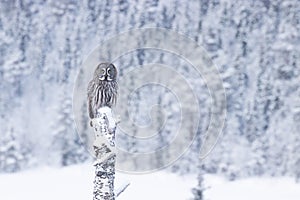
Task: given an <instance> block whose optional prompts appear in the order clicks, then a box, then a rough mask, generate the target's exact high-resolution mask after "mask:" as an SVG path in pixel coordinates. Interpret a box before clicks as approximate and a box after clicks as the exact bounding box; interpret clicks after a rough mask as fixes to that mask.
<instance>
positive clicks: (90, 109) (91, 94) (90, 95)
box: [87, 80, 95, 119]
mask: <svg viewBox="0 0 300 200" xmlns="http://www.w3.org/2000/svg"><path fill="white" fill-rule="evenodd" d="M94 87H95V84H94V82H93V80H92V81H90V82H89V85H88V89H87V101H88V112H89V116H90V118H91V119H93V118H94V117H95V116H94V108H93V97H94V95H95V94H94Z"/></svg>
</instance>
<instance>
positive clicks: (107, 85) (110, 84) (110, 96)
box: [87, 63, 118, 118]
mask: <svg viewBox="0 0 300 200" xmlns="http://www.w3.org/2000/svg"><path fill="white" fill-rule="evenodd" d="M116 78H117V69H116V67H115V66H114V65H113V64H111V63H101V64H99V65H98V66H97V68H96V70H95V72H94V77H93V79H92V80H91V81H90V82H89V85H88V89H87V95H88V112H89V116H90V118H95V117H96V114H97V110H98V109H99V108H100V107H104V106H108V107H110V108H111V107H112V106H113V105H115V104H116V101H117V90H118V83H117V81H116Z"/></svg>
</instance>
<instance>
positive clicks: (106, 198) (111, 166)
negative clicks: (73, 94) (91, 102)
mask: <svg viewBox="0 0 300 200" xmlns="http://www.w3.org/2000/svg"><path fill="white" fill-rule="evenodd" d="M91 125H92V126H93V127H94V131H95V141H94V143H93V147H94V152H95V156H96V161H95V163H94V166H95V168H96V169H95V180H94V192H93V200H114V199H115V194H114V179H115V162H116V150H115V130H116V121H115V119H114V118H113V116H112V110H111V108H109V107H101V108H100V109H98V110H97V117H96V118H94V119H92V124H91Z"/></svg>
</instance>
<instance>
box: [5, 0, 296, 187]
mask: <svg viewBox="0 0 300 200" xmlns="http://www.w3.org/2000/svg"><path fill="white" fill-rule="evenodd" d="M141 27H164V28H172V29H173V30H176V31H180V32H181V33H183V34H185V35H187V36H189V37H190V38H192V39H194V40H195V41H196V42H197V43H198V44H199V45H201V46H203V47H204V48H205V49H206V51H207V52H208V54H209V56H210V57H211V59H212V60H213V61H214V63H215V64H216V66H217V67H218V69H219V71H220V73H221V77H222V78H223V82H224V86H225V89H226V96H227V108H226V109H227V119H226V124H225V127H224V131H223V134H222V137H221V139H220V141H219V142H218V144H217V146H216V147H215V149H214V150H213V152H212V153H211V154H210V155H209V156H208V157H207V158H206V159H205V160H204V163H202V164H201V167H200V168H201V169H200V170H201V173H213V174H220V175H223V176H225V177H227V178H228V179H230V180H234V179H237V178H240V177H249V176H289V177H293V178H295V180H298V181H300V84H299V83H300V66H299V62H300V50H299V49H300V48H299V47H300V45H299V44H300V34H299V33H300V3H299V1H298V0H284V1H282V0H249V1H243V0H237V1H230V0H197V1H196V0H193V1H188V2H187V1H186V2H185V1H179V0H174V1H171V0H170V1H169V0H168V1H158V0H154V1H149V0H144V1H136V0H132V1H129V0H122V1H108V0H107V1H95V0H83V1H74V0H63V1H54V0H36V1H33V0H3V1H1V2H0V52H1V53H0V55H1V56H0V80H1V83H0V90H1V94H0V114H1V116H0V135H1V137H0V172H1V173H10V172H17V171H20V170H24V169H30V168H33V167H38V166H44V165H48V166H56V167H57V166H67V165H73V164H78V163H83V162H90V161H91V160H92V158H91V156H90V155H89V153H88V152H87V151H86V149H85V148H84V146H83V145H82V144H81V141H80V140H79V137H78V134H77V133H76V129H75V124H74V122H73V113H72V95H73V87H74V82H75V78H76V75H77V74H78V71H79V69H80V67H81V64H82V62H83V60H84V59H85V58H86V57H87V55H88V54H89V53H90V51H91V50H93V49H94V48H95V47H96V46H97V45H98V42H100V41H101V40H104V39H105V38H109V37H110V36H113V35H114V34H116V33H118V32H120V31H126V30H128V29H130V28H141ZM155 56H157V57H155ZM159 58H160V57H159V55H158V54H155V53H153V52H151V51H149V52H147V51H143V50H139V51H136V52H133V53H132V54H131V56H128V57H126V59H127V60H125V61H124V60H122V62H121V61H120V63H117V64H116V66H117V67H119V68H120V71H121V73H120V75H121V76H122V75H126V74H122V70H124V69H126V68H129V67H130V66H135V65H142V64H145V63H147V62H149V61H153V60H154V61H155V60H158V59H159ZM165 59H170V60H165V61H164V62H166V63H168V62H173V60H172V56H169V57H168V56H166V57H165ZM121 63H123V65H122V64H121ZM180 66H182V65H179V66H177V67H178V68H180ZM180 69H181V70H182V71H183V72H182V73H185V72H184V69H186V68H184V67H182V68H180ZM132 78H133V79H134V77H132ZM200 82H201V81H200V80H199V91H202V89H203V93H202V94H201V95H199V99H200V100H201V102H203V106H205V105H206V104H208V103H209V102H208V101H209V95H208V93H207V89H205V84H203V83H200ZM162 93H163V92H161V93H159V94H160V95H162V97H163V94H162ZM143 95H145V96H147V95H151V93H150V91H148V93H147V91H144V93H143ZM160 97H161V96H158V97H157V101H164V100H163V99H164V98H162V99H161V98H160ZM141 99H143V98H140V99H138V101H136V104H135V105H133V107H141V105H142V104H143V102H141ZM165 104H166V106H167V105H169V104H170V102H165ZM175 107H176V106H175ZM172 108H173V107H172ZM174 109H175V108H174ZM138 111H139V109H132V112H133V114H136V115H138V113H134V112H138ZM171 111H172V110H171ZM208 112H209V109H206V108H205V107H202V111H201V116H202V119H203V124H200V127H199V133H201V131H203V130H205V127H206V125H207V124H205V123H207V122H206V121H205V118H207V117H208V116H209V113H208ZM168 119H169V120H171V122H172V120H173V123H176V120H178V119H177V118H176V116H173V117H170V118H168ZM171 124H172V123H171ZM170 126H171V125H170ZM167 134H169V133H168V132H161V133H160V135H161V137H162V138H163V137H164V135H167ZM166 137H167V136H166ZM123 142H125V143H126V144H130V145H127V147H128V148H129V149H128V150H129V151H130V148H133V149H134V148H135V147H134V145H135V144H134V143H132V142H131V141H123ZM199 145H200V142H197V141H196V142H195V143H194V144H193V146H192V147H191V149H190V152H188V153H187V154H185V155H184V157H183V158H182V159H181V160H179V161H178V162H176V163H174V165H172V166H171V167H170V168H169V169H170V170H171V171H174V172H178V173H180V174H186V173H198V172H199V167H198V165H197V164H195V163H197V160H198V157H197V155H198V151H197V150H198V149H199V148H200V147H199ZM159 159H161V158H160V157H159V156H158V157H157V161H155V162H153V163H156V162H159ZM153 163H147V164H148V165H151V164H153Z"/></svg>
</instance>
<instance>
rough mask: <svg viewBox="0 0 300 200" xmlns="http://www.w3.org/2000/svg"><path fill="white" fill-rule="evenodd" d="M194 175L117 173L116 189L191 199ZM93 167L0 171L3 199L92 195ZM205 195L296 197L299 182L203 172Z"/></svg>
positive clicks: (126, 198)
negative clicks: (230, 177)
mask: <svg viewBox="0 0 300 200" xmlns="http://www.w3.org/2000/svg"><path fill="white" fill-rule="evenodd" d="M195 177H196V176H192V175H189V176H183V177H182V176H179V175H176V174H171V173H168V172H164V171H159V172H155V173H151V174H140V175H132V174H123V173H117V174H116V189H117V188H118V187H121V186H122V185H124V183H127V182H128V181H129V182H130V185H129V186H128V188H127V189H126V190H125V191H124V192H123V193H122V194H121V195H120V197H119V198H118V200H134V199H143V200H153V199H158V200H160V199H174V200H176V199H178V200H182V199H191V198H192V193H191V189H192V188H193V187H194V186H196V178H195ZM93 178H94V168H93V166H92V165H87V164H85V165H77V166H71V167H65V168H48V167H47V168H46V167H44V168H38V169H35V170H30V171H23V172H20V173H15V174H1V175H0V188H1V190H0V198H1V199H3V200H20V199H30V200H40V199H43V200H48V199H49V200H50V199H51V200H53V199H56V200H61V199H72V200H77V199H78V200H82V199H92V191H93ZM204 179H205V187H206V188H207V190H206V191H205V192H204V197H205V199H209V200H221V199H222V200H226V199H230V200H235V199H237V200H240V199H243V200H248V199H251V200H253V199H255V200H264V199H272V200H283V199H287V200H296V199H297V200H298V199H300V184H296V183H295V182H294V180H293V179H291V178H247V179H243V180H238V181H233V182H228V181H227V180H225V179H223V178H221V177H219V176H216V175H205V177H204Z"/></svg>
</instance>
